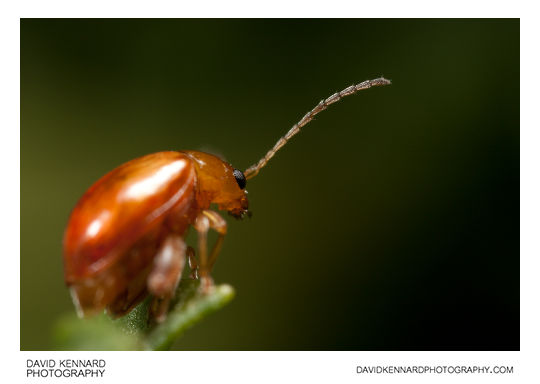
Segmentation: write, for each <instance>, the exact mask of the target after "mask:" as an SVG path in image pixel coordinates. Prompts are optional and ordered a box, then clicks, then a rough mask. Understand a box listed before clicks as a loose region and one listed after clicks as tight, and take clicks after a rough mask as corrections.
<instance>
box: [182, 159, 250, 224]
mask: <svg viewBox="0 0 540 384" xmlns="http://www.w3.org/2000/svg"><path fill="white" fill-rule="evenodd" d="M185 153H187V154H188V155H189V156H191V158H193V160H194V162H195V169H196V171H197V200H198V203H199V204H200V205H201V206H207V205H209V204H211V203H215V204H217V205H218V208H219V209H221V210H225V211H227V212H229V214H230V215H232V216H234V217H236V218H237V219H241V218H244V217H245V216H246V215H247V216H250V215H251V212H249V211H248V206H249V203H248V199H247V191H246V178H245V176H244V174H243V173H242V171H239V170H238V169H235V168H233V167H232V166H231V165H230V164H229V163H227V162H225V161H223V160H221V159H220V158H219V157H217V156H214V155H210V154H208V153H204V152H198V151H186V152H185Z"/></svg>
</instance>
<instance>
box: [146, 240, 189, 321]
mask: <svg viewBox="0 0 540 384" xmlns="http://www.w3.org/2000/svg"><path fill="white" fill-rule="evenodd" d="M185 263H186V243H185V242H184V239H183V238H182V237H181V236H178V235H170V236H168V237H167V238H166V239H165V241H164V242H163V244H162V245H161V247H160V249H159V251H158V253H157V255H156V257H155V258H154V266H153V268H152V271H151V272H150V275H149V276H148V290H149V291H150V293H151V294H152V295H154V296H155V297H154V300H153V302H152V305H151V307H150V311H151V317H152V318H154V319H156V321H157V322H158V323H160V322H162V321H163V320H165V318H166V317H167V310H168V309H169V303H170V301H171V299H172V298H173V296H174V293H175V291H176V287H177V286H178V282H179V281H180V278H181V276H182V270H183V269H184V265H185Z"/></svg>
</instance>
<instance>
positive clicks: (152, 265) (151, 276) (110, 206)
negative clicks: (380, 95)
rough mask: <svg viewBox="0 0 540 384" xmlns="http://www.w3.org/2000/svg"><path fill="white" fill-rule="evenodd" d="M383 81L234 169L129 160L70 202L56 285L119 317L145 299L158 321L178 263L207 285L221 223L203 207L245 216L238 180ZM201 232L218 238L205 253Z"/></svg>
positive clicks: (89, 309)
mask: <svg viewBox="0 0 540 384" xmlns="http://www.w3.org/2000/svg"><path fill="white" fill-rule="evenodd" d="M386 84H390V81H388V80H386V79H384V78H378V79H375V80H368V81H365V82H363V83H360V84H357V85H352V86H350V87H348V88H346V89H344V90H343V91H341V92H338V93H335V94H334V95H332V96H330V97H328V98H327V99H325V100H322V101H321V102H320V103H319V104H317V106H316V107H315V108H313V109H312V110H311V111H310V112H308V113H307V114H306V115H305V116H304V117H303V118H302V119H301V120H300V121H299V122H298V123H297V124H295V125H294V126H293V127H292V128H291V129H290V130H289V132H288V133H287V134H286V135H285V136H283V137H282V138H280V139H279V140H278V142H277V143H276V144H275V146H274V147H273V148H272V149H271V150H270V151H268V153H267V154H266V155H265V156H264V157H263V158H262V159H261V160H260V161H259V162H258V163H257V164H255V165H253V166H251V167H250V168H248V169H247V170H246V171H245V172H244V173H242V172H241V171H239V170H237V169H235V168H233V167H232V166H231V165H230V164H228V163H226V162H224V161H223V160H221V159H219V158H218V157H216V156H214V155H210V154H207V153H203V152H198V151H181V152H173V151H170V152H158V153H154V154H151V155H146V156H143V157H140V158H138V159H134V160H131V161H129V162H127V163H125V164H123V165H121V166H119V167H118V168H116V169H114V170H112V171H111V172H109V173H108V174H106V175H105V176H103V177H102V178H101V179H99V180H98V181H97V182H96V183H95V184H94V185H92V186H91V187H90V189H88V191H86V193H85V194H84V195H83V196H82V198H81V199H80V200H79V202H78V203H77V205H76V206H75V208H74V209H73V211H72V212H71V215H70V218H69V221H68V224H67V228H66V230H65V234H64V271H65V280H66V284H67V285H68V286H69V287H70V291H71V294H72V298H73V301H74V303H75V306H76V308H77V313H78V314H79V315H80V316H83V315H86V314H92V313H95V312H97V311H100V310H103V309H105V308H106V309H107V311H108V313H110V314H111V315H112V316H121V315H124V314H126V313H128V312H129V311H130V310H131V309H132V308H133V307H134V306H135V305H136V304H137V303H139V302H140V301H141V300H142V299H143V298H145V297H146V296H147V295H148V294H149V293H150V294H152V295H153V296H154V300H153V304H152V306H151V310H152V316H153V317H154V318H155V319H156V320H157V321H162V320H163V319H164V318H165V317H166V313H167V309H168V307H169V301H170V300H171V298H172V297H173V295H174V292H175V290H176V287H177V285H178V282H179V280H180V277H181V274H182V271H183V268H184V265H185V261H186V259H187V260H188V262H189V265H190V268H191V269H192V276H193V277H197V276H199V277H200V279H201V287H202V290H203V292H207V291H208V290H209V289H212V285H213V282H212V279H211V276H210V272H211V270H212V267H213V265H214V263H215V261H216V258H217V256H218V254H219V252H220V249H221V246H222V243H223V239H224V236H225V234H226V232H227V223H226V222H225V220H224V219H223V218H222V217H221V216H220V215H219V214H218V213H217V212H214V211H211V210H209V208H210V204H212V203H215V204H217V206H218V208H219V209H220V210H225V211H227V212H229V213H230V214H231V215H233V216H234V217H236V218H242V217H244V216H245V215H246V214H249V211H248V200H247V191H246V190H245V187H246V180H247V179H250V178H252V177H254V176H255V175H257V174H258V173H259V171H260V170H261V168H263V167H264V166H265V165H266V163H267V162H268V161H269V160H270V159H271V158H272V157H273V156H274V155H275V153H276V152H277V151H278V150H279V149H280V148H281V147H282V146H283V145H285V144H286V143H287V141H288V140H289V139H290V138H291V137H293V136H294V135H295V134H297V133H298V132H299V131H300V128H302V127H303V126H304V125H306V124H307V123H309V122H310V121H311V120H312V119H313V117H314V116H315V115H316V114H317V113H319V112H321V111H323V110H324V109H326V108H327V107H328V106H329V105H330V104H333V103H335V102H337V101H339V100H340V99H341V98H342V97H344V96H348V95H352V94H354V93H356V92H357V91H359V90H362V89H367V88H370V87H372V86H379V85H386ZM189 226H193V227H194V228H195V230H196V231H197V234H198V256H199V257H198V259H199V260H198V262H197V260H196V258H195V251H194V250H193V248H191V247H188V246H187V245H186V243H185V241H184V238H185V235H186V232H187V230H188V228H189ZM210 228H212V229H214V230H216V231H217V232H218V235H219V236H218V239H217V241H216V243H215V244H214V246H213V248H212V250H211V251H210V252H208V250H207V233H208V230H209V229H210Z"/></svg>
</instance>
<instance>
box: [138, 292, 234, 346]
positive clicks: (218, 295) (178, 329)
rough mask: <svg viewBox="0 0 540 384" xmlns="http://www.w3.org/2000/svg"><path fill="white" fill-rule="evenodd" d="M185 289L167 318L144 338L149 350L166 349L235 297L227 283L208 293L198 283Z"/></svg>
mask: <svg viewBox="0 0 540 384" xmlns="http://www.w3.org/2000/svg"><path fill="white" fill-rule="evenodd" d="M190 288H191V289H185V288H184V289H183V290H182V291H181V292H182V295H181V296H182V297H180V299H179V301H178V303H177V304H176V305H175V307H174V309H172V310H171V311H170V312H169V314H168V316H167V319H166V320H165V321H164V322H163V323H162V324H160V325H158V326H156V327H155V328H154V329H153V330H152V331H150V333H149V334H148V335H147V337H145V339H144V346H145V348H146V349H148V350H166V349H169V348H170V346H171V345H172V343H173V342H174V341H175V340H176V339H177V338H178V337H179V336H180V335H181V334H182V333H183V332H184V331H185V330H186V329H187V328H189V327H191V326H192V325H193V324H195V323H197V322H198V321H199V320H201V319H202V318H203V317H205V316H206V315H208V314H210V313H212V312H215V311H217V310H218V309H220V308H221V307H223V306H224V305H226V304H227V303H228V302H229V301H231V300H232V299H233V297H234V289H233V288H232V287H231V286H230V285H227V284H223V285H218V286H215V287H213V288H212V289H211V291H210V292H208V293H207V294H204V295H203V294H200V293H199V292H198V290H197V288H198V284H197V285H196V286H195V285H193V286H192V287H190Z"/></svg>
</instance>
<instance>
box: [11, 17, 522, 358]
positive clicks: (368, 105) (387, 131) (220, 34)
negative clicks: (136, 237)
mask: <svg viewBox="0 0 540 384" xmlns="http://www.w3.org/2000/svg"><path fill="white" fill-rule="evenodd" d="M380 75H385V76H386V77H387V78H390V79H392V80H393V85H392V86H390V87H385V88H377V89H371V90H368V91H363V92H361V93H360V94H358V95H356V96H353V97H350V98H347V99H345V100H344V101H342V102H340V103H339V104H337V105H334V106H332V107H331V108H330V110H328V111H326V112H324V113H323V114H321V115H319V117H318V118H317V120H316V121H314V122H313V123H311V124H310V125H308V126H307V127H306V128H305V131H304V132H302V133H301V134H300V135H299V136H297V137H295V138H294V139H293V141H292V142H291V143H290V144H289V145H288V146H287V147H285V148H284V149H283V150H282V151H281V152H280V153H279V154H278V155H277V156H276V157H275V158H274V159H273V160H272V161H271V162H270V165H269V166H268V167H267V168H265V169H264V170H263V171H262V172H261V174H260V175H259V176H258V177H256V178H255V179H253V180H250V181H249V182H248V190H249V196H250V201H251V208H252V210H253V213H254V215H253V218H252V219H251V220H244V221H235V220H233V219H231V218H227V220H228V222H229V234H228V236H227V239H226V242H225V246H224V249H223V252H222V254H221V256H220V258H219V261H218V263H217V266H216V268H215V273H214V278H215V280H216V281H217V282H218V283H225V282H226V283H230V284H231V285H233V286H234V287H235V289H236V290H237V296H236V298H235V300H234V301H233V302H232V303H231V304H230V305H228V306H227V307H226V308H224V309H223V310H221V311H219V312H218V313H217V314H214V315H212V316H211V317H210V318H208V319H205V320H204V321H203V322H202V323H200V324H198V325H197V326H196V327H194V328H193V329H191V330H190V331H188V333H186V335H185V336H184V337H183V338H182V339H180V340H179V341H178V342H177V344H176V345H175V347H176V348H178V349H211V350H213V349H218V350H221V349H226V350H227V349H248V350H259V349H262V350H266V349H279V350H282V349H283V350H290V349H292V350H312V349H323V350H343V349H345V350H348V349H353V350H366V349H382V350H402V349H407V350H408V349H428V350H430V349H443V350H446V349H465V350H468V349H481V350H484V349H497V350H499V349H503V350H507V349H512V350H513V349H519V21H518V20H28V19H25V20H22V21H21V348H22V349H24V350H28V349H48V348H51V347H52V346H51V344H50V335H49V329H50V327H51V326H52V325H53V323H54V322H55V319H56V318H57V317H58V316H60V315H61V314H62V313H65V312H68V311H73V307H72V304H71V301H70V298H69V295H68V291H67V289H66V287H65V286H64V282H63V271H62V269H63V266H62V234H63V230H64V226H65V224H66V221H67V218H68V215H69V213H70V210H71V209H72V207H73V206H74V205H75V203H76V202H77V200H78V198H79V197H80V196H81V195H82V193H83V192H84V191H85V190H86V189H87V188H88V187H89V186H90V185H91V184H92V183H93V182H94V181H96V180H97V179H98V178H99V177H100V176H102V175H103V174H104V173H106V172H107V171H109V170H111V169H113V168H114V167H116V166H117V165H119V164H121V163H123V162H125V161H127V160H130V159H132V158H135V157H137V156H141V155H144V154H147V153H151V152H155V151H161V150H175V149H178V150H180V149H198V150H205V151H210V152H214V153H218V154H221V155H223V156H224V157H225V158H226V159H227V160H228V161H229V162H231V163H232V164H233V165H234V166H236V167H238V168H241V169H245V168H246V167H247V166H249V165H251V164H252V163H254V162H255V161H257V160H258V159H259V158H260V157H261V156H262V155H263V154H264V153H265V152H266V150H268V149H269V148H270V147H271V146H272V145H273V144H274V142H275V141H276V140H277V139H278V137H279V136H280V135H282V134H284V133H285V132H286V131H287V130H288V129H289V128H290V127H291V126H292V125H293V124H294V123H295V122H296V121H297V120H299V119H300V118H301V117H302V116H303V114H304V113H305V112H307V111H308V110H309V109H311V108H312V107H313V106H314V105H315V104H316V103H317V102H318V101H319V100H320V99H322V98H324V97H327V96H329V95H330V94H331V93H333V92H334V91H338V90H341V89H342V88H345V87H346V86H348V85H350V84H352V83H354V82H360V81H363V80H366V79H371V78H375V77H378V76H380ZM193 238H194V237H193V235H192V234H191V235H190V237H189V239H190V241H192V240H193Z"/></svg>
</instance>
